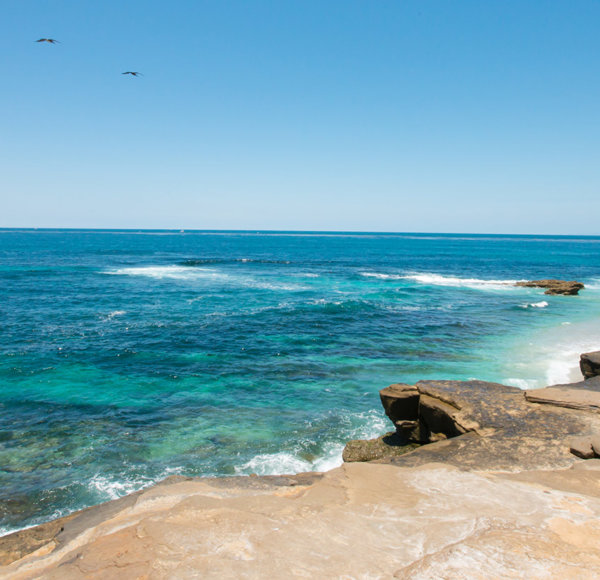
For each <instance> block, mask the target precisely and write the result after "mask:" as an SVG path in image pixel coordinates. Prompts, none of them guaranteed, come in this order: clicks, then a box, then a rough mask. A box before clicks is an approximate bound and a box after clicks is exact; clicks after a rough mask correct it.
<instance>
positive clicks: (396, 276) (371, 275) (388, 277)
mask: <svg viewBox="0 0 600 580" xmlns="http://www.w3.org/2000/svg"><path fill="white" fill-rule="evenodd" d="M359 273H360V275H361V276H364V277H365V278H379V279H380V280H404V279H405V278H406V276H401V275H400V274H381V273H380V272H359Z"/></svg>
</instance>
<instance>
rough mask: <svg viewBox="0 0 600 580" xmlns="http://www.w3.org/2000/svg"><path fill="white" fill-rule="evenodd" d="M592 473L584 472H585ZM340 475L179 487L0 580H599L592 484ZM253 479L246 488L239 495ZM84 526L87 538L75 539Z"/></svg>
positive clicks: (566, 479) (580, 475)
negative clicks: (281, 482) (282, 482)
mask: <svg viewBox="0 0 600 580" xmlns="http://www.w3.org/2000/svg"><path fill="white" fill-rule="evenodd" d="M591 461H592V462H593V461H594V460H591ZM582 463H584V466H585V467H586V469H581V468H572V469H567V470H566V471H560V472H545V471H540V472H528V473H526V474H502V473H495V474H493V473H480V472H468V471H465V470H461V469H458V468H456V467H452V466H449V465H443V464H430V465H425V466H419V467H414V468H407V469H398V468H397V467H395V466H393V465H386V464H373V463H370V464H367V463H349V464H344V466H342V467H340V468H338V469H335V470H332V471H330V472H328V473H326V474H324V475H323V476H322V477H319V478H314V477H313V478H311V479H308V480H305V481H303V480H302V479H301V478H300V479H298V480H293V481H292V478H287V483H286V484H285V485H275V484H274V482H273V481H271V482H269V481H264V480H263V478H235V480H231V481H230V482H229V484H228V485H220V484H218V483H216V482H215V480H212V479H205V480H202V479H194V480H185V479H183V478H180V479H179V480H175V481H172V482H168V483H167V484H165V485H161V486H157V487H153V488H151V489H148V490H146V491H144V492H142V493H140V494H138V495H137V496H136V498H135V502H134V503H133V504H132V505H129V506H124V507H122V508H121V509H119V510H118V511H117V512H116V513H112V514H110V515H109V514H104V516H103V517H101V518H98V517H94V511H95V510H96V509H98V508H92V509H91V510H88V511H87V512H86V514H85V516H81V519H80V521H79V526H78V528H79V529H78V531H77V533H71V534H70V535H69V532H70V526H72V525H74V524H75V520H70V521H69V522H67V523H66V524H65V529H64V532H62V533H61V534H62V535H64V536H65V539H64V540H61V538H60V536H61V534H59V537H58V539H57V545H56V546H54V547H51V548H48V549H47V550H45V551H41V552H38V554H37V555H35V554H34V555H31V556H30V557H28V558H24V559H22V560H20V561H18V562H14V563H13V564H11V565H9V566H7V567H4V568H2V574H3V577H5V578H9V577H10V578H12V579H15V580H25V579H31V578H51V579H60V580H71V579H80V578H81V579H83V578H110V579H116V580H119V579H131V578H154V579H167V578H219V579H223V578H225V579H227V578H344V577H347V578H392V577H396V578H472V577H474V576H473V574H474V573H475V576H476V577H480V578H510V577H513V578H521V577H523V576H524V575H527V574H528V573H529V574H530V575H531V577H538V578H596V577H598V575H600V551H598V549H597V546H598V545H599V542H600V489H599V486H598V481H599V479H600V478H599V476H600V471H598V468H599V466H597V465H591V464H590V465H587V463H586V462H582ZM252 479H255V484H254V485H246V482H247V481H248V480H252ZM87 518H93V520H92V522H93V523H92V524H91V525H89V526H86V525H85V523H86V522H85V520H86V519H87Z"/></svg>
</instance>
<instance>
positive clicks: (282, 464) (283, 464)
mask: <svg viewBox="0 0 600 580" xmlns="http://www.w3.org/2000/svg"><path fill="white" fill-rule="evenodd" d="M352 418H353V419H358V420H359V421H360V425H359V426H358V427H356V428H355V429H352V430H351V431H350V432H349V433H348V434H347V435H345V436H344V438H343V439H344V443H342V442H339V441H330V442H327V443H325V445H324V446H323V452H322V454H321V455H320V456H319V457H317V458H315V459H314V460H312V461H309V460H307V459H304V458H303V457H302V456H301V455H300V449H298V450H297V451H296V452H292V451H280V452H278V453H261V454H259V455H255V456H254V457H253V458H252V459H250V461H247V462H246V463H244V464H242V465H239V466H236V467H235V472H236V474H237V475H248V474H250V473H255V474H256V475H290V474H295V473H303V472H306V471H319V472H324V471H329V470H331V469H335V468H336V467H339V466H340V465H342V463H343V460H342V452H343V451H344V447H345V445H346V444H345V442H346V441H350V440H351V439H372V438H374V437H378V436H380V435H381V434H382V433H383V432H384V431H385V430H386V428H387V427H388V425H387V418H386V417H383V416H382V413H379V412H378V411H377V412H375V411H370V412H365V413H357V414H355V415H353V417H352Z"/></svg>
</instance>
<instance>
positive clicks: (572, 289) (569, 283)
mask: <svg viewBox="0 0 600 580" xmlns="http://www.w3.org/2000/svg"><path fill="white" fill-rule="evenodd" d="M516 285H517V286H525V287H526V288H546V292H544V294H562V295H566V296H574V295H576V294H579V291H580V290H582V289H583V288H585V286H584V285H583V284H582V283H581V282H576V281H575V280H531V281H526V282H517V284H516Z"/></svg>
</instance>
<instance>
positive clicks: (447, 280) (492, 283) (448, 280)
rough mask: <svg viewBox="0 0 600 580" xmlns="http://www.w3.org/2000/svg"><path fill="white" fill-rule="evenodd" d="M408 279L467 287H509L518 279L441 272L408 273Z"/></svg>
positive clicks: (436, 284)
mask: <svg viewBox="0 0 600 580" xmlns="http://www.w3.org/2000/svg"><path fill="white" fill-rule="evenodd" d="M403 278H405V279H406V280H414V281H415V282H419V283H420V284H427V285H433V286H452V287H467V288H478V289H479V288H507V287H510V286H514V285H515V284H516V283H517V280H482V279H480V278H459V277H458V276H442V275H441V274H407V275H406V276H403Z"/></svg>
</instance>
